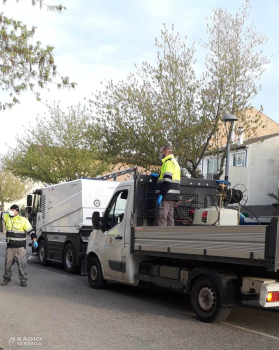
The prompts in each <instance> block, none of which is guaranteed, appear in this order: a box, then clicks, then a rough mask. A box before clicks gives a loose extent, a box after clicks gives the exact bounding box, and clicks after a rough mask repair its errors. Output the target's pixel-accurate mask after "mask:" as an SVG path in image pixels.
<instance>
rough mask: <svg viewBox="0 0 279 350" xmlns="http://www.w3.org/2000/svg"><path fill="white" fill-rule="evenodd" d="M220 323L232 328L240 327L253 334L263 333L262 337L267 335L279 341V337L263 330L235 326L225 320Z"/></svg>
mask: <svg viewBox="0 0 279 350" xmlns="http://www.w3.org/2000/svg"><path fill="white" fill-rule="evenodd" d="M222 323H223V324H225V325H227V326H231V327H234V328H238V329H242V330H243V331H247V332H251V333H254V334H258V335H263V336H264V337H268V338H271V339H275V340H278V341H279V338H278V337H275V336H274V335H269V334H266V333H263V332H257V331H254V330H253V329H249V328H244V327H240V326H236V325H234V324H231V323H227V322H222Z"/></svg>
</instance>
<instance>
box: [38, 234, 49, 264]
mask: <svg viewBox="0 0 279 350" xmlns="http://www.w3.org/2000/svg"><path fill="white" fill-rule="evenodd" d="M38 257H39V261H40V264H41V265H42V266H47V265H49V264H50V261H48V260H47V247H46V242H45V241H44V240H41V241H40V243H39V248H38Z"/></svg>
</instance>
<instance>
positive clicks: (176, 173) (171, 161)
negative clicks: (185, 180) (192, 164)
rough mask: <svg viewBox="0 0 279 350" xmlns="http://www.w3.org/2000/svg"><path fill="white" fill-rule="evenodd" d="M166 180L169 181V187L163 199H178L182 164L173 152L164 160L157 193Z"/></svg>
mask: <svg viewBox="0 0 279 350" xmlns="http://www.w3.org/2000/svg"><path fill="white" fill-rule="evenodd" d="M164 181H166V182H168V183H169V189H168V192H167V193H166V194H165V195H164V198H163V199H164V200H178V199H179V195H180V166H179V164H178V162H177V161H176V159H175V158H174V156H173V154H170V155H169V156H167V157H165V158H164V159H163V160H162V168H161V172H160V176H159V178H158V182H157V188H156V191H155V193H160V190H161V189H162V186H163V182H164Z"/></svg>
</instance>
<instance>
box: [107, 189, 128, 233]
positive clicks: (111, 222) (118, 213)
mask: <svg viewBox="0 0 279 350" xmlns="http://www.w3.org/2000/svg"><path fill="white" fill-rule="evenodd" d="M127 198H128V190H123V191H119V192H117V193H116V194H115V195H114V197H113V199H112V201H111V202H110V205H109V207H108V210H107V223H106V229H107V230H110V229H112V228H113V227H114V226H116V225H118V224H120V222H121V221H122V220H123V218H124V213H125V207H126V203H127Z"/></svg>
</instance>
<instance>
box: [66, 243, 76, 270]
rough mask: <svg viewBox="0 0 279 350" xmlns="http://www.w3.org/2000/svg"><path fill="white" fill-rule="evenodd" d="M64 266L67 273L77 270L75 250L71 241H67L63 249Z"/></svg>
mask: <svg viewBox="0 0 279 350" xmlns="http://www.w3.org/2000/svg"><path fill="white" fill-rule="evenodd" d="M63 262H64V267H65V270H66V271H67V272H68V273H75V272H76V271H77V268H78V267H77V265H76V251H75V248H74V246H73V245H72V243H68V244H67V245H66V247H65V249H64V259H63Z"/></svg>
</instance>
